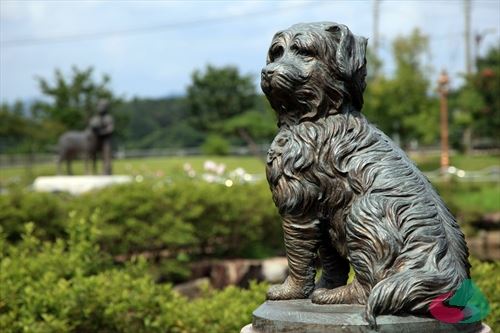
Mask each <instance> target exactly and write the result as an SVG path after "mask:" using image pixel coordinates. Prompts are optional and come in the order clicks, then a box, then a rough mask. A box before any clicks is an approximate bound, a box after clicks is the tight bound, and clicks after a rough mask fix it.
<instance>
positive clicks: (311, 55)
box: [297, 48, 316, 57]
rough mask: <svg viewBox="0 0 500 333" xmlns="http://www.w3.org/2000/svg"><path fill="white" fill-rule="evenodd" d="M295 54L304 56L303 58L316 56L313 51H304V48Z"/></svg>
mask: <svg viewBox="0 0 500 333" xmlns="http://www.w3.org/2000/svg"><path fill="white" fill-rule="evenodd" d="M297 54H300V55H301V56H304V57H314V56H315V55H316V53H314V51H313V50H310V49H305V48H300V49H298V50H297Z"/></svg>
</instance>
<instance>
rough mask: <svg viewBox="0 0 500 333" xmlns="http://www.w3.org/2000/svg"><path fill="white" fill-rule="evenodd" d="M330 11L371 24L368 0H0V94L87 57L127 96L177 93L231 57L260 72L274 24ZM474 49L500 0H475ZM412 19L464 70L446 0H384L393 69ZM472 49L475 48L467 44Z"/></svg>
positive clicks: (457, 7) (491, 29)
mask: <svg viewBox="0 0 500 333" xmlns="http://www.w3.org/2000/svg"><path fill="white" fill-rule="evenodd" d="M308 21H335V22H339V23H344V24H346V25H348V26H349V27H350V29H351V30H352V31H353V32H354V33H355V34H358V35H363V36H366V37H369V38H371V37H372V34H373V1H372V0H369V1H320V2H317V1H229V0H228V1H147V0H142V1H125V0H122V1H118V0H117V1H103V0H101V1H90V0H86V1H78V0H71V1H63V0H52V1H33V2H31V1H27V0H18V1H12V0H1V1H0V43H1V47H0V101H7V102H12V101H14V100H15V99H23V100H26V99H32V98H36V97H39V96H40V93H39V91H38V88H37V85H36V81H35V80H34V78H35V77H36V76H42V77H51V76H52V73H53V70H54V69H55V68H60V69H61V70H62V71H63V72H65V73H67V72H69V70H70V68H71V66H72V65H77V66H78V67H81V68H84V67H87V66H93V67H94V68H95V69H96V72H97V73H107V74H110V75H111V77H112V88H113V89H114V91H115V92H117V93H118V94H120V95H122V96H124V97H126V98H131V97H134V96H138V97H160V96H168V95H172V94H182V93H183V92H184V91H185V88H186V86H187V85H188V84H189V81H190V74H191V72H192V71H193V70H195V69H199V68H203V67H204V66H205V65H206V64H208V63H211V64H214V65H226V64H231V65H236V66H238V67H239V68H240V69H241V71H242V72H243V73H251V74H254V75H255V77H256V82H257V73H259V72H260V69H261V68H262V66H263V64H264V60H265V54H266V51H267V48H268V46H269V42H270V40H271V37H272V36H273V34H274V33H275V32H276V31H277V30H280V29H283V28H286V27H288V26H290V25H291V24H293V23H297V22H308ZM471 25H472V32H473V33H481V34H485V37H484V39H483V42H482V44H481V47H480V50H479V52H480V53H481V54H484V52H485V51H486V50H487V49H488V47H490V46H492V45H495V44H498V43H499V40H500V38H499V36H500V35H499V33H500V0H481V1H472V5H471ZM416 27H418V28H419V29H421V30H422V31H423V32H424V33H426V34H428V35H429V37H430V43H431V53H430V55H429V56H428V57H426V62H427V64H428V65H431V66H432V68H434V74H433V75H436V73H437V72H438V71H439V70H441V69H442V68H446V69H448V71H449V72H450V73H451V74H452V75H453V78H454V79H455V82H459V81H458V74H459V73H460V72H463V71H464V67H465V65H464V58H465V56H464V53H465V51H464V42H463V31H464V4H463V1H462V0H448V1H439V0H432V1H425V0H421V1H409V0H400V1H389V0H383V1H381V3H380V25H379V31H380V35H381V49H380V56H381V57H382V59H383V61H384V63H385V68H384V70H385V71H386V72H387V73H390V72H391V70H392V69H393V67H394V66H393V64H392V62H391V59H390V43H391V40H393V39H394V38H395V37H396V36H398V35H404V34H408V33H410V32H411V31H412V30H413V29H414V28H416ZM472 54H474V52H473V53H472Z"/></svg>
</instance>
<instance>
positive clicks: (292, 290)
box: [267, 278, 312, 300]
mask: <svg viewBox="0 0 500 333" xmlns="http://www.w3.org/2000/svg"><path fill="white" fill-rule="evenodd" d="M311 292H312V288H307V287H304V286H301V285H299V284H297V283H294V282H293V281H292V279H290V278H287V279H286V280H285V282H283V283H282V284H277V285H274V286H271V287H270V288H269V290H268V291H267V299H268V300H287V299H301V298H308V297H309V295H310V294H311Z"/></svg>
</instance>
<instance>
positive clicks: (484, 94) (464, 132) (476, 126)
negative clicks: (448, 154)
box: [451, 47, 500, 151]
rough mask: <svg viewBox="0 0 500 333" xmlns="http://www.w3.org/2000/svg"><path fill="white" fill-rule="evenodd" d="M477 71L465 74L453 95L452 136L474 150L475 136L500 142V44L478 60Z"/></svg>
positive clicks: (495, 142) (493, 143) (460, 146)
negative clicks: (462, 83) (459, 86)
mask: <svg viewBox="0 0 500 333" xmlns="http://www.w3.org/2000/svg"><path fill="white" fill-rule="evenodd" d="M476 68H477V72H476V73H472V74H470V75H468V76H466V77H465V84H464V85H463V86H462V87H461V88H460V89H458V91H456V92H455V93H454V94H453V98H452V102H451V105H452V135H454V137H455V138H457V139H459V140H455V145H458V147H459V148H464V149H465V151H470V150H471V149H472V142H473V139H474V138H476V139H480V138H482V139H487V140H490V141H491V142H490V143H489V145H493V146H497V147H498V146H499V145H500V132H499V131H498V128H500V95H499V94H498V92H499V90H500V47H495V48H491V49H490V50H489V51H488V53H487V54H486V55H485V56H484V57H480V58H478V59H477V64H476Z"/></svg>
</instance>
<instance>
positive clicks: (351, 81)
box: [326, 24, 367, 110]
mask: <svg viewBox="0 0 500 333" xmlns="http://www.w3.org/2000/svg"><path fill="white" fill-rule="evenodd" d="M326 30H327V31H328V32H330V33H332V38H333V40H334V41H335V46H334V47H335V55H334V57H335V60H334V63H335V66H336V68H335V69H334V71H335V72H336V73H337V75H338V76H339V79H341V80H342V81H344V82H345V83H346V86H347V88H348V91H349V94H350V95H351V101H352V103H353V105H354V106H355V107H356V108H357V109H358V110H361V107H362V106H363V91H364V90H365V87H366V83H365V77H366V57H365V56H366V44H367V39H366V38H364V37H359V36H354V35H353V34H352V33H351V31H350V30H349V28H347V27H346V26H345V25H343V24H336V25H332V26H331V27H328V28H327V29H326Z"/></svg>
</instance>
